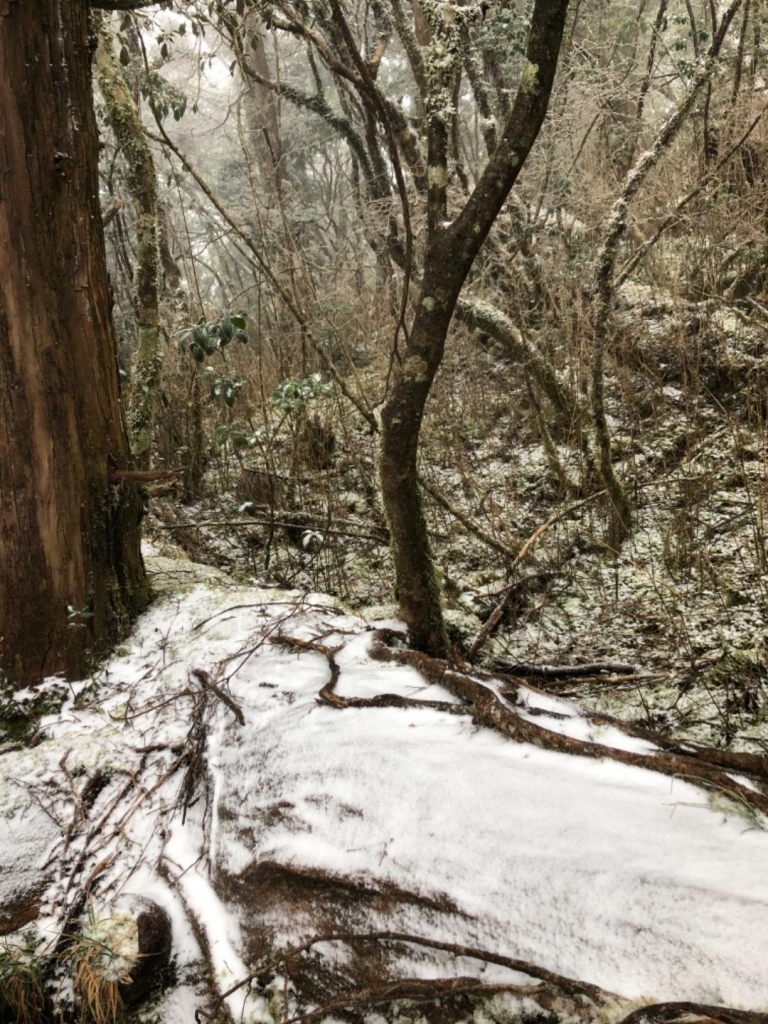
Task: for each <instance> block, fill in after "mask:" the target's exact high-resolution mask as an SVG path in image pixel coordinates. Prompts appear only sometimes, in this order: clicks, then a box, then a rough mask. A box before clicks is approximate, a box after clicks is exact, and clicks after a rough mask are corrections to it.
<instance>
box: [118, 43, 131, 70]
mask: <svg viewBox="0 0 768 1024" xmlns="http://www.w3.org/2000/svg"><path fill="white" fill-rule="evenodd" d="M120 63H121V64H122V65H123V67H127V66H128V64H130V63H131V55H130V53H128V47H127V46H122V47H121V48H120Z"/></svg>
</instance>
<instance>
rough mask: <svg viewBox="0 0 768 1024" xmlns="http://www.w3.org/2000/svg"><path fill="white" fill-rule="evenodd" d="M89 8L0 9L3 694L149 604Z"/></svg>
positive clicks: (104, 641) (49, 4)
mask: <svg viewBox="0 0 768 1024" xmlns="http://www.w3.org/2000/svg"><path fill="white" fill-rule="evenodd" d="M90 61H91V54H90V49H89V26H88V9H87V4H86V3H85V0H0V689H3V688H5V689H8V688H10V686H12V685H13V684H16V683H21V684H25V683H30V682H35V681H36V680H39V679H40V678H41V677H43V676H45V675H47V674H49V673H54V672H64V673H66V674H67V675H68V676H70V677H73V676H77V675H79V674H81V673H82V672H84V671H85V670H86V668H87V666H88V663H89V660H90V659H91V658H93V657H98V656H100V655H102V654H103V653H104V652H105V651H106V650H107V649H108V647H109V645H111V644H112V643H113V642H114V641H115V640H116V639H117V638H118V637H119V636H120V635H121V634H123V633H124V632H125V630H126V629H127V627H128V625H129V624H130V621H131V619H132V617H133V616H134V615H135V614H136V613H137V612H138V611H140V610H141V609H142V608H143V607H144V605H145V604H146V600H147V586H146V580H145V574H144V566H143V563H142V560H141V553H140V548H139V520H140V517H141V513H142V502H141V497H140V494H139V492H138V490H137V488H136V485H135V484H130V483H117V484H115V483H112V482H111V480H110V477H111V474H112V472H113V471H114V470H118V469H124V468H126V467H127V466H128V465H129V460H130V453H129V448H128V441H127V437H126V432H125V427H124V423H123V417H122V412H121V407H120V397H119V392H118V375H117V361H116V355H115V344H114V337H113V333H112V325H111V320H110V307H111V299H110V293H109V284H108V279H107V271H106V262H105V254H104V238H103V232H102V226H101V215H100V207H99V196H98V178H97V152H98V138H97V133H96V123H95V119H94V115H93V106H92V96H91V74H90Z"/></svg>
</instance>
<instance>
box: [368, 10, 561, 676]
mask: <svg viewBox="0 0 768 1024" xmlns="http://www.w3.org/2000/svg"><path fill="white" fill-rule="evenodd" d="M567 9H568V0H536V3H535V5H534V10H533V16H532V19H531V31H530V36H529V39H528V47H527V53H526V61H525V64H524V67H523V71H522V74H521V78H520V84H519V87H518V91H517V96H516V97H515V101H514V104H513V106H512V110H511V111H510V114H509V117H508V119H507V123H506V125H505V126H504V131H503V134H502V137H501V139H500V140H499V141H498V143H497V145H496V148H495V150H494V152H493V154H492V156H491V158H490V159H489V161H488V164H487V165H486V168H485V171H484V172H483V174H482V176H481V178H480V180H479V181H478V183H477V186H476V188H475V190H474V192H473V193H472V195H471V196H470V197H469V199H468V200H467V202H466V204H465V206H464V208H463V210H462V211H461V213H460V214H459V216H458V217H456V219H455V220H454V221H453V222H450V223H448V222H447V221H446V188H447V166H446V164H447V145H446V142H447V136H446V134H445V130H444V127H443V126H442V125H441V120H440V112H439V111H438V112H437V113H435V112H432V116H433V123H432V127H431V128H430V145H429V168H428V181H429V193H428V243H427V250H426V253H425V256H424V272H423V280H422V288H421V294H420V297H419V303H418V306H417V310H416V315H415V318H414V321H413V325H412V327H411V331H410V334H409V336H408V341H407V345H406V350H405V353H404V358H403V361H402V364H401V365H400V367H399V369H398V371H397V373H396V374H395V379H394V383H393V385H392V389H391V391H390V394H389V397H388V399H387V402H386V404H385V406H384V409H383V412H382V444H381V484H382V492H383V496H384V505H385V508H386V513H387V519H388V521H389V526H390V531H391V535H392V547H393V554H394V561H395V578H396V587H397V600H398V604H399V607H400V615H401V617H402V618H403V619H404V621H405V622H406V624H407V626H408V629H409V633H410V638H411V643H412V644H413V645H414V646H416V647H418V648H420V649H421V650H424V651H427V652H428V653H429V654H432V655H436V656H445V655H446V654H447V653H448V639H447V635H446V631H445V625H444V621H443V613H442V605H441V599H440V586H439V583H438V580H437V577H436V571H435V566H434V561H433V558H432V553H431V550H430V544H429V537H428V534H427V527H426V521H425V519H424V512H423V509H422V503H421V494H420V491H419V482H418V471H417V454H418V447H419V433H420V431H421V423H422V419H423V416H424V408H425V405H426V402H427V398H428V396H429V392H430V390H431V388H432V384H433V382H434V379H435V374H436V373H437V370H438V368H439V366H440V363H441V361H442V358H443V352H444V349H445V340H446V336H447V334H448V328H449V326H450V323H451V318H452V317H453V312H454V309H455V307H456V302H457V300H458V298H459V294H460V292H461V289H462V287H463V285H464V281H465V279H466V276H467V274H468V272H469V269H470V267H471V266H472V263H473V261H474V259H475V257H476V256H477V253H478V252H479V250H480V246H481V245H482V244H483V242H484V241H485V239H486V237H487V236H488V232H489V231H490V229H491V227H492V225H493V222H494V221H495V220H496V217H497V216H498V214H499V212H500V210H501V207H502V205H503V204H504V202H505V200H506V198H507V196H508V195H509V192H510V190H511V188H512V186H513V185H514V183H515V181H516V180H517V176H518V174H519V173H520V169H521V168H522V166H523V164H524V162H525V160H526V158H527V157H528V154H529V153H530V151H531V147H532V146H533V144H534V142H535V141H536V137H537V136H538V133H539V129H540V128H541V125H542V123H543V121H544V117H545V115H546V112H547V107H548V105H549V97H550V94H551V91H552V84H553V82H554V77H555V70H556V68H557V59H558V55H559V53H560V44H561V41H562V36H563V29H564V27H565V18H566V13H567ZM439 27H440V26H439V25H436V28H435V30H437V29H438V28H439ZM429 116H430V112H429V111H428V117H429Z"/></svg>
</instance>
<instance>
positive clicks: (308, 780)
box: [0, 587, 768, 1021]
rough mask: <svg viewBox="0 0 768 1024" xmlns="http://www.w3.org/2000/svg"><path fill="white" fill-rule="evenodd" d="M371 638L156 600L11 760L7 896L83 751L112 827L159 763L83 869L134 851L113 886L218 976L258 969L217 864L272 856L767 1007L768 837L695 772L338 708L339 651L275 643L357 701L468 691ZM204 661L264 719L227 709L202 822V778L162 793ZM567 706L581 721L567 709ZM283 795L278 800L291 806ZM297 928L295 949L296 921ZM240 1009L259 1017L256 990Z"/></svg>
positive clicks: (689, 995) (549, 955) (517, 947)
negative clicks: (400, 659) (84, 697)
mask: <svg viewBox="0 0 768 1024" xmlns="http://www.w3.org/2000/svg"><path fill="white" fill-rule="evenodd" d="M368 630H369V627H368V626H367V625H366V624H365V623H364V622H362V621H361V620H360V619H357V618H354V617H351V616H347V615H343V614H341V613H339V612H337V611H335V610H334V609H333V605H332V601H331V600H330V599H329V598H327V597H322V596H319V595H311V596H310V597H305V598H303V599H300V598H299V597H298V596H297V595H296V594H286V593H278V592H276V591H258V592H257V591H254V590H245V589H242V590H237V589H232V588H230V589H227V590H221V589H215V588H212V587H198V588H196V589H195V590H193V591H191V592H189V593H187V594H184V595H182V596H180V597H177V598H175V599H170V598H165V599H164V600H162V601H161V602H159V603H158V604H156V605H155V606H154V607H153V608H152V609H151V610H150V611H149V612H148V613H146V614H145V615H144V616H143V617H142V619H141V620H140V622H139V623H138V625H137V628H136V630H135V633H134V635H133V638H132V640H131V641H130V643H129V644H128V645H127V646H126V647H125V648H123V649H122V651H121V652H120V653H118V654H117V655H116V656H115V657H114V658H113V659H112V661H111V662H110V663H109V664H108V666H107V667H106V670H104V671H103V673H102V677H101V684H102V685H101V690H100V695H99V697H98V703H92V704H91V705H89V706H88V707H86V708H84V709H81V710H76V708H75V703H74V701H70V702H69V703H68V704H67V705H66V706H65V708H64V710H63V711H62V713H61V714H60V715H58V716H50V717H49V718H47V719H45V720H44V727H45V732H46V739H45V740H44V741H43V742H42V743H41V744H40V745H39V746H37V747H36V748H34V749H31V750H15V751H13V750H12V751H11V752H8V753H5V754H4V755H2V756H0V902H2V899H3V898H4V896H7V893H8V891H9V890H10V889H12V888H13V886H14V884H16V886H17V887H22V888H23V886H24V885H25V884H26V878H25V876H24V873H23V872H24V871H27V866H28V863H29V860H30V855H31V854H35V856H37V858H38V863H42V861H44V860H49V859H50V858H51V849H52V846H51V844H52V843H54V844H55V843H56V841H57V840H56V837H57V836H61V835H62V834H63V832H64V831H65V830H66V827H67V825H68V824H69V821H70V820H71V817H72V802H71V789H70V783H69V782H68V781H67V780H66V779H65V775H64V773H63V771H62V769H61V767H60V764H59V762H60V760H61V758H62V756H63V755H64V754H65V752H66V751H70V753H69V754H68V756H67V760H66V765H67V769H68V771H69V773H70V778H71V779H76V778H81V779H85V778H86V777H87V775H88V774H90V773H92V772H93V771H94V770H95V769H97V768H100V769H101V770H103V771H106V772H109V773H112V776H111V777H114V778H113V781H112V782H111V783H110V785H108V786H107V787H106V789H105V790H104V792H103V793H101V794H100V795H99V797H98V799H97V801H96V804H95V806H94V809H93V811H92V814H91V819H92V820H95V818H96V816H97V814H99V813H102V812H103V811H104V810H105V809H106V808H108V806H109V804H110V802H111V801H113V800H114V798H115V796H116V794H117V793H118V791H119V789H120V787H121V786H123V785H124V784H125V780H126V773H127V772H128V771H129V770H131V769H135V768H136V767H137V766H138V765H139V763H140V759H141V758H143V759H144V770H143V771H144V774H143V775H142V776H141V784H142V786H143V787H144V788H145V789H146V790H148V791H149V793H148V794H147V795H146V796H145V797H142V799H141V800H139V801H138V804H137V805H136V806H134V804H133V802H134V801H136V800H137V799H138V797H137V793H139V795H140V791H139V790H134V791H132V792H131V793H130V794H129V795H128V796H127V798H126V800H125V801H123V802H122V803H121V804H119V805H118V808H117V810H116V811H115V812H114V819H115V822H116V823H117V822H118V821H121V829H115V831H114V834H112V833H111V832H110V829H109V828H105V829H104V830H103V832H102V835H101V838H100V840H99V841H100V842H101V843H102V844H103V846H102V847H98V846H97V845H96V842H95V840H94V841H93V845H94V849H93V853H92V862H88V861H86V863H95V862H96V860H97V859H98V858H100V857H103V856H104V853H105V848H106V849H107V850H112V851H113V852H117V854H118V856H117V860H116V861H115V862H114V864H113V865H112V866H111V867H110V868H109V869H108V870H105V871H104V872H103V874H102V876H101V878H100V880H99V883H98V884H97V886H96V892H97V893H98V892H99V891H101V890H99V885H101V886H102V890H103V891H104V893H105V895H107V894H108V895H110V896H111V895H112V894H113V891H114V888H113V891H112V892H108V890H109V888H110V886H113V887H120V888H123V889H124V891H127V892H140V893H144V894H149V895H151V896H152V897H153V898H155V899H157V900H158V901H159V902H161V903H163V904H164V905H165V906H166V907H167V908H168V910H169V912H170V913H171V915H172V918H173V921H174V932H175V942H176V952H177V955H178V957H179V960H180V962H181V963H182V964H183V963H188V962H191V961H192V960H193V959H194V958H195V956H197V955H198V954H199V950H198V944H197V941H196V939H195V937H194V935H193V932H192V930H191V928H190V927H189V925H188V924H185V920H186V918H185V915H189V914H192V915H193V916H194V917H195V918H196V919H197V923H198V925H199V926H200V928H201V930H202V932H203V933H204V935H205V937H206V942H207V945H208V947H209V949H210V955H211V959H212V961H213V963H214V966H215V970H216V975H217V983H218V984H219V987H220V991H223V990H224V989H226V988H227V987H229V986H230V985H232V984H233V983H234V982H236V981H237V980H239V979H240V978H242V977H244V976H245V975H246V974H247V973H248V970H249V965H248V964H247V963H246V962H245V960H244V956H245V954H244V949H243V940H242V936H241V928H240V925H239V923H238V916H237V908H233V907H231V906H227V905H226V904H225V903H224V902H222V900H221V899H220V898H219V896H217V894H216V892H215V886H214V885H213V884H212V881H211V879H212V878H215V875H216V872H217V871H219V870H224V871H226V872H228V873H230V874H233V875H239V874H241V873H242V872H243V871H245V870H246V869H247V868H249V867H250V868H253V866H254V865H256V864H259V863H260V862H264V861H270V862H275V863H277V864H279V865H283V866H287V867H292V868H296V869H302V870H306V869H309V870H312V869H315V870H317V869H320V870H323V871H328V872H331V873H332V874H333V875H335V876H343V877H345V878H348V879H351V880H355V881H360V882H363V883H365V884H366V885H368V886H373V887H376V886H380V885H382V884H385V883H387V884H394V885H396V886H398V887H400V888H401V889H404V890H407V891H409V892H412V893H418V894H420V895H422V896H426V897H430V896H434V897H437V898H440V897H444V896H447V897H448V898H449V899H450V900H451V901H453V903H454V904H455V907H456V911H457V912H456V913H455V914H453V915H450V916H446V918H445V919H446V921H448V924H447V925H445V926H443V925H442V924H440V922H441V921H442V918H441V917H440V916H439V915H432V916H431V917H427V916H426V915H425V914H424V912H423V911H421V910H419V909H418V907H416V906H413V907H410V908H409V909H408V911H407V913H408V915H409V917H408V919H407V920H405V921H404V920H403V918H402V917H401V918H400V919H399V920H398V925H399V926H401V927H402V926H404V925H405V926H407V929H408V930H409V931H410V932H411V933H412V934H420V935H425V936H428V937H431V938H435V939H440V940H443V941H452V942H456V943H465V944H468V945H472V946H474V947H479V948H484V949H488V950H492V951H495V952H497V953H502V954H506V955H507V956H512V957H519V958H521V959H524V960H527V961H530V962H533V963H535V964H537V965H539V966H542V967H546V968H548V969H550V970H552V971H556V972H558V973H560V974H564V975H567V976H570V977H573V978H577V979H580V980H583V981H588V982H591V983H593V984H597V985H600V986H602V987H604V988H605V989H608V990H612V991H614V992H616V993H619V994H621V995H624V996H627V997H631V998H635V997H638V998H644V999H648V1000H649V1001H652V1000H695V1001H701V1002H707V1003H722V1004H726V1005H732V1006H742V1007H744V1008H748V1009H752V1010H768V976H767V975H766V964H767V963H768V833H766V832H765V831H762V830H760V829H759V828H755V827H750V822H748V821H747V820H745V819H744V818H742V817H739V816H736V815H734V814H733V813H731V812H728V811H725V810H723V809H722V808H720V809H717V807H716V806H715V805H714V804H713V801H712V800H711V799H710V797H709V796H708V794H707V793H705V792H704V791H703V790H701V789H699V788H697V787H695V786H693V785H689V784H686V783H683V782H679V781H674V780H671V779H669V778H668V777H665V776H662V775H657V774H654V773H652V772H650V771H646V770H644V769H640V768H634V767H630V766H626V765H622V764H619V763H616V762H613V761H611V760H605V761H597V760H590V759H586V758H579V757H574V756H568V755H563V754H558V753H554V752H549V751H544V750H541V749H538V748H536V747H533V746H529V745H525V744H517V743H514V742H512V741H510V740H508V739H505V738H504V737H502V736H500V735H498V734H496V733H494V732H491V731H488V730H486V729H478V728H476V727H475V726H474V725H473V724H472V722H471V720H470V719H469V717H464V716H462V715H452V714H448V713H447V712H445V711H437V710H434V709H429V708H427V709H420V708H362V709H361V708H347V709H343V710H338V709H334V708H330V707H328V706H325V705H322V704H319V703H318V702H317V700H316V698H317V694H318V691H319V690H320V688H321V687H322V686H323V685H324V684H325V682H326V681H327V679H328V665H327V662H326V659H325V658H324V657H323V656H322V655H321V654H318V653H316V652H313V651H303V652H296V651H293V650H290V649H286V648H285V647H281V646H276V645H273V644H271V643H270V640H269V638H270V636H275V635H277V634H279V633H282V634H283V635H287V636H292V637H298V638H303V639H305V640H306V639H311V638H322V640H321V642H322V643H323V644H325V645H326V646H336V645H343V646H342V647H341V649H340V650H339V651H338V653H337V656H336V658H337V663H338V665H339V667H340V679H339V683H338V687H337V692H338V693H340V694H342V695H345V696H353V695H357V696H374V695H376V694H379V693H400V694H403V695H405V696H411V697H418V698H419V699H421V700H430V699H438V700H441V701H450V700H453V698H451V697H450V696H449V695H448V694H446V693H445V692H444V691H442V690H441V689H440V688H439V687H436V686H433V685H429V684H428V683H427V682H425V681H424V680H423V679H422V678H421V677H420V676H419V675H418V674H417V673H416V672H415V671H413V670H412V669H409V668H406V667H401V666H395V665H392V664H382V663H379V662H375V661H372V660H371V659H370V657H369V656H368V653H367V650H368V645H369V641H370V638H371V635H372V634H371V633H370V632H369V631H368ZM196 668H199V669H204V670H206V671H207V672H209V673H210V675H211V677H212V678H213V679H214V680H216V681H217V684H218V685H219V686H220V687H223V688H224V689H226V687H227V682H228V684H229V692H230V693H231V696H232V698H233V699H234V700H235V701H236V702H237V703H238V704H239V705H240V706H241V707H242V709H243V713H244V716H245V725H244V726H240V725H238V724H237V722H236V721H235V717H234V715H233V712H232V710H231V709H230V708H228V707H227V706H226V704H225V703H223V702H220V701H218V700H215V701H214V702H213V703H214V710H213V712H212V718H211V719H210V722H209V726H210V728H209V734H208V747H207V762H208V770H209V773H210V779H211V785H210V796H211V802H212V806H211V807H210V811H209V814H208V815H207V816H205V815H204V813H203V811H202V809H201V808H202V806H203V802H202V801H201V802H200V804H199V805H196V806H195V807H193V808H191V809H190V811H189V812H188V814H187V816H186V820H185V822H184V823H182V816H181V812H180V811H179V810H178V809H174V807H173V804H174V801H175V799H176V796H177V793H178V790H179V785H180V780H181V772H180V771H179V772H177V773H176V774H172V775H170V776H169V778H168V779H167V780H166V781H164V782H162V783H161V784H160V785H159V786H158V787H157V788H156V789H155V790H152V785H153V782H154V781H157V780H159V779H160V778H161V776H162V775H163V773H164V772H167V771H168V769H169V767H170V766H171V764H172V761H173V756H172V754H173V752H172V751H171V749H170V748H172V747H173V748H175V749H176V750H178V747H179V745H180V744H181V743H183V741H184V738H185V737H186V735H187V731H188V729H189V725H190V712H191V710H192V706H193V699H194V698H193V697H192V696H191V695H190V694H191V692H192V691H195V690H199V689H200V687H199V684H196V683H194V682H191V681H190V676H189V672H190V670H192V669H196ZM75 689H76V690H77V688H75ZM522 696H523V699H524V701H525V702H526V703H527V704H528V706H529V707H533V708H536V709H537V711H538V714H537V718H536V720H537V722H539V724H543V725H546V726H547V727H548V728H553V729H555V728H556V729H558V730H560V731H565V732H567V733H568V734H569V735H577V736H581V737H583V738H594V739H596V740H598V741H599V742H602V743H604V744H613V745H615V746H617V747H619V746H621V747H629V748H630V749H643V750H648V749H649V748H648V745H647V744H640V743H639V742H638V741H634V740H628V739H627V737H625V736H623V734H621V733H620V732H619V731H618V730H604V729H603V730H596V729H595V728H594V727H593V726H591V725H590V723H588V722H587V721H586V720H585V719H584V718H583V717H581V716H580V714H579V712H578V708H577V707H576V706H575V705H573V704H569V703H566V702H564V701H557V700H555V699H553V698H544V697H542V696H541V695H539V694H536V693H535V692H533V691H531V692H530V693H527V694H526V693H525V691H524V692H523V694H522ZM553 711H554V712H556V713H559V714H560V715H564V716H566V717H564V718H549V717H548V716H547V712H553ZM524 713H526V712H524ZM614 733H615V735H614ZM161 745H165V746H166V748H167V749H166V750H165V751H160V750H158V751H154V750H153V749H152V748H155V747H158V746H161ZM147 748H150V752H149V753H147V752H146V751H147ZM650 749H652V748H650ZM276 805H280V808H281V809H280V813H279V814H270V813H269V811H270V809H271V808H275V806H276ZM132 806H134V810H133V812H132V813H131V814H129V815H128V816H127V817H126V812H127V810H129V809H130V808H131V807H132ZM42 807H45V809H46V812H47V813H48V814H50V815H51V818H53V819H56V820H58V821H59V826H58V827H56V826H54V823H53V820H51V818H47V817H46V818H44V817H43V816H42V814H41V808H42ZM222 810H225V811H226V813H224V814H222V813H221V811H222ZM43 821H44V822H46V823H47V824H46V827H44V828H43V827H41V822H43ZM751 824H752V825H753V826H754V825H755V824H759V822H757V821H753V822H751ZM85 832H87V830H81V834H84V833H85ZM82 842H85V840H82ZM82 842H81V845H80V846H78V844H77V842H75V841H72V840H70V843H69V844H68V847H66V848H65V846H64V842H63V840H59V846H60V849H61V850H62V851H63V852H62V856H64V853H66V854H67V856H68V857H69V858H70V860H71V859H73V858H75V855H76V854H77V852H78V850H79V849H81V848H82ZM110 844H111V845H110ZM68 863H69V862H68ZM22 865H24V867H23V868H22ZM156 869H157V870H156ZM17 872H19V873H18V874H17ZM54 873H55V872H54ZM58 874H59V876H60V878H58V879H56V878H54V881H53V885H52V886H51V889H50V891H49V897H48V903H47V904H46V905H45V908H44V909H45V912H46V913H48V914H49V915H50V921H51V922H54V920H55V919H56V914H57V913H59V915H60V910H59V911H57V899H58V900H59V903H60V902H61V899H62V897H61V893H62V892H63V891H64V889H65V888H66V886H65V882H66V869H63V868H59V869H58ZM57 884H58V886H59V888H58V895H57ZM71 888H72V890H73V891H74V889H75V888H76V886H72V887H71ZM174 890H175V892H174ZM177 894H178V895H180V896H181V898H182V900H183V905H184V909H183V912H182V908H181V905H180V903H179V899H178V895H177ZM67 898H69V897H67ZM420 915H421V916H420ZM436 922H437V924H436ZM284 931H285V939H286V941H287V942H288V941H295V938H296V936H295V934H291V922H290V921H286V922H285V925H284ZM169 998H170V997H169ZM174 998H175V999H176V1000H177V1002H178V1004H179V1006H187V1003H188V1000H187V1002H185V999H184V998H183V997H182V995H179V996H175V997H173V998H170V1001H169V1002H168V1009H167V1012H169V1013H171V1016H170V1017H166V1019H167V1020H169V1021H172V1020H173V1010H172V1009H171V1006H172V1003H173V999H174ZM230 1005H231V1009H232V1011H233V1012H234V1013H236V1014H237V1017H238V1019H240V1015H241V1014H242V1013H243V993H242V992H240V993H238V994H237V995H236V996H234V997H232V1000H231V1001H230ZM265 1007H266V1004H265V1003H264V1002H263V1001H262V1000H260V999H253V1001H252V1002H251V1003H250V1006H249V1008H248V1010H247V1014H246V1018H245V1019H249V1018H250V1019H253V1020H260V1019H264V1017H265V1014H266V1008H265ZM180 1012H181V1011H180ZM185 1013H186V1010H185ZM180 1019H181V1018H179V1020H180Z"/></svg>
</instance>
